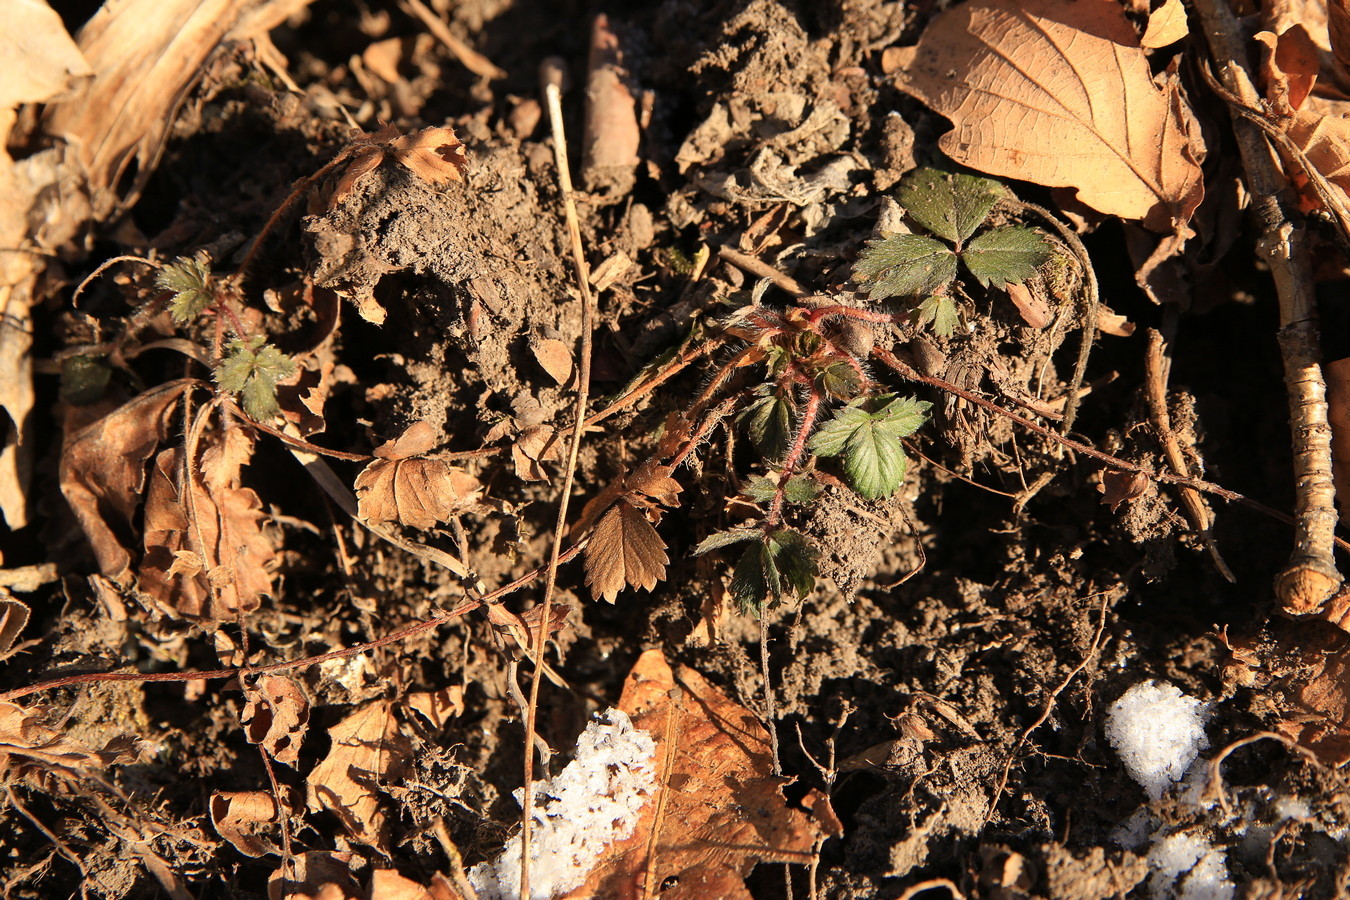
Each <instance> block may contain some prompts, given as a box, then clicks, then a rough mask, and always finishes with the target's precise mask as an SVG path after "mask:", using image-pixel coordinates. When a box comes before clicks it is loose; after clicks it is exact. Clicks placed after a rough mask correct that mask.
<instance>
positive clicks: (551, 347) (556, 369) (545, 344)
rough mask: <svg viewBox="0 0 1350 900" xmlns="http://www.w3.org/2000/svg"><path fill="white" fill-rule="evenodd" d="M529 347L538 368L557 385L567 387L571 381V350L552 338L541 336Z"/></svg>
mask: <svg viewBox="0 0 1350 900" xmlns="http://www.w3.org/2000/svg"><path fill="white" fill-rule="evenodd" d="M530 349H531V350H532V351H534V358H535V361H536V362H538V363H539V366H540V368H542V369H543V370H544V371H545V372H547V373H548V374H549V376H550V377H551V378H552V379H553V380H554V381H556V382H557V383H558V387H567V385H568V384H569V383H570V382H571V381H572V368H573V366H572V351H571V350H570V349H568V346H567V345H566V344H565V343H563V342H562V341H559V340H556V339H554V338H541V339H540V340H538V341H536V342H535V343H534V345H533V346H532V347H531V348H530Z"/></svg>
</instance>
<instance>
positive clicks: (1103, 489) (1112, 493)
mask: <svg viewBox="0 0 1350 900" xmlns="http://www.w3.org/2000/svg"><path fill="white" fill-rule="evenodd" d="M1149 483H1150V482H1149V480H1148V476H1147V475H1145V474H1143V473H1142V472H1117V471H1115V470H1112V469H1108V470H1106V471H1105V472H1103V473H1102V482H1101V484H1099V485H1097V490H1098V492H1099V493H1101V495H1102V503H1104V504H1106V505H1107V506H1109V507H1111V512H1112V513H1115V511H1116V510H1117V509H1119V508H1120V504H1122V503H1124V502H1126V501H1127V500H1134V499H1136V498H1138V497H1142V496H1143V494H1144V491H1146V490H1148V486H1149Z"/></svg>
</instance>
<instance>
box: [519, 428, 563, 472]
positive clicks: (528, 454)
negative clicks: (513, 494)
mask: <svg viewBox="0 0 1350 900" xmlns="http://www.w3.org/2000/svg"><path fill="white" fill-rule="evenodd" d="M561 455H562V441H560V440H558V434H557V432H555V431H554V430H553V426H552V425H530V426H528V427H526V428H523V429H521V432H520V434H519V435H517V436H516V442H515V443H514V444H512V445H511V461H512V462H513V463H515V466H516V477H517V478H519V479H520V480H521V481H548V472H547V471H545V470H544V467H543V465H542V464H543V463H546V462H548V461H549V460H554V459H557V458H558V457H560V456H561Z"/></svg>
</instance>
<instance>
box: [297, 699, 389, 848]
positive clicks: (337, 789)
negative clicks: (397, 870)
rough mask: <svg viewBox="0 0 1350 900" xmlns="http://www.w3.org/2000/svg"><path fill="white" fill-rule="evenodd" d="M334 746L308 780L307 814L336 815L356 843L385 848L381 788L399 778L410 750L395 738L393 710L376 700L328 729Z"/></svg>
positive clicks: (386, 835)
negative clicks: (325, 812) (327, 811)
mask: <svg viewBox="0 0 1350 900" xmlns="http://www.w3.org/2000/svg"><path fill="white" fill-rule="evenodd" d="M328 734H329V737H330V738H332V741H333V744H332V747H331V749H329V751H328V755H327V756H326V757H324V759H323V762H321V763H319V764H318V765H317V766H315V767H314V771H312V772H310V773H309V777H308V778H307V779H306V782H307V784H308V790H309V800H308V803H309V808H310V809H311V810H314V811H316V812H318V811H322V810H329V811H331V812H333V813H334V814H336V815H337V817H338V820H339V821H341V822H342V825H343V827H344V828H345V829H346V830H347V833H348V834H350V835H351V836H352V837H353V838H354V839H356V840H358V841H360V842H361V843H363V844H368V845H370V846H372V847H375V848H377V849H384V848H387V845H388V839H389V834H388V831H389V829H388V822H387V821H386V817H385V813H384V811H383V810H382V809H381V808H380V798H379V791H380V785H382V784H385V783H387V782H389V781H391V780H397V779H398V778H399V777H401V774H402V772H403V768H404V764H405V763H406V762H407V759H408V754H409V752H410V747H409V743H408V741H407V739H406V738H405V737H404V736H403V735H402V734H401V733H400V732H399V723H398V721H397V719H395V717H394V711H393V704H392V703H390V702H389V701H387V700H376V701H374V702H372V703H368V704H366V705H365V706H362V707H360V708H358V709H357V710H356V711H355V712H353V713H351V714H350V715H348V716H347V717H346V718H345V719H343V720H342V721H341V722H339V723H338V724H336V725H334V726H333V727H332V728H331V729H329V732H328Z"/></svg>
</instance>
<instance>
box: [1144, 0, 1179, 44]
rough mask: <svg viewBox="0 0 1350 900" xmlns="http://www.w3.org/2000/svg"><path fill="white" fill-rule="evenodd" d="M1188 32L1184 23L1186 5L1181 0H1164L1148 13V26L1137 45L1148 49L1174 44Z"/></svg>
mask: <svg viewBox="0 0 1350 900" xmlns="http://www.w3.org/2000/svg"><path fill="white" fill-rule="evenodd" d="M1189 33H1190V27H1189V26H1188V25H1187V24H1186V7H1185V5H1184V4H1182V2H1181V0H1164V2H1163V5H1162V6H1160V7H1158V8H1157V9H1155V10H1153V12H1151V13H1149V15H1148V26H1147V27H1145V28H1144V36H1143V37H1142V38H1140V39H1139V45H1140V46H1141V47H1146V48H1148V49H1150V50H1154V49H1157V48H1158V47H1166V46H1167V45H1168V44H1175V43H1176V42H1177V41H1179V40H1181V39H1182V38H1184V37H1185V36H1186V35H1187V34H1189Z"/></svg>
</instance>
